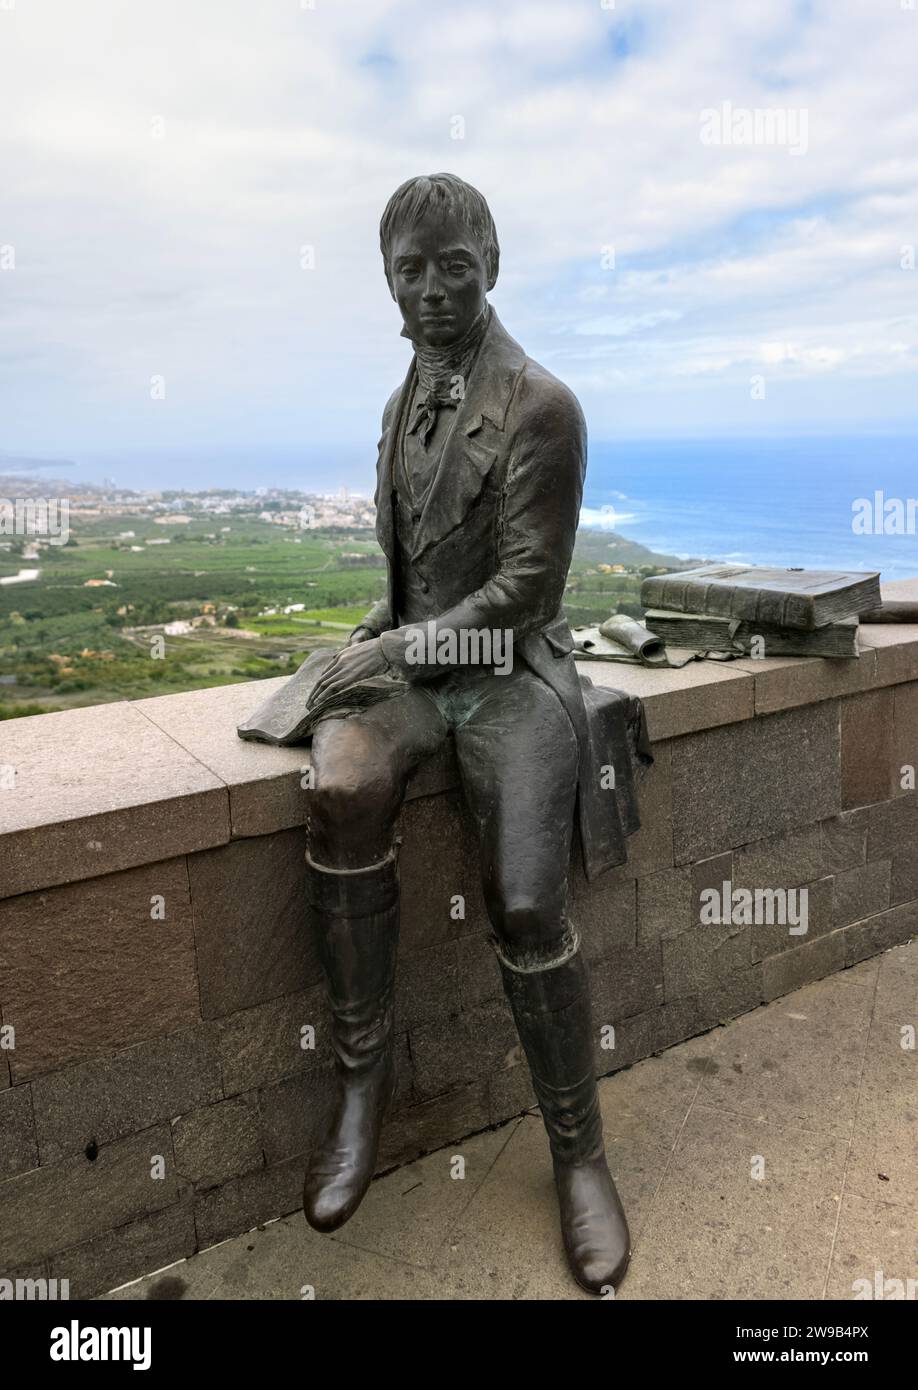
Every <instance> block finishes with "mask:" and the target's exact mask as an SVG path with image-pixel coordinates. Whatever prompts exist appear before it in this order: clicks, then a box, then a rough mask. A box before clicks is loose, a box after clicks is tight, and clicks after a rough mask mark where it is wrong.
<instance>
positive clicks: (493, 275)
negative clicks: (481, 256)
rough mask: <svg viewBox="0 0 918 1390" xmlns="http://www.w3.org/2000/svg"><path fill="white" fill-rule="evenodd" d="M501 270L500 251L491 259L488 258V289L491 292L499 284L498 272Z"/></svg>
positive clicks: (490, 257)
mask: <svg viewBox="0 0 918 1390" xmlns="http://www.w3.org/2000/svg"><path fill="white" fill-rule="evenodd" d="M499 269H500V252H499V251H495V252H494V254H493V255H492V256H489V258H488V266H487V270H488V289H489V290H493V288H494V286H495V285H496V284H497V272H498V270H499Z"/></svg>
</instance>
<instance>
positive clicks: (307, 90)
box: [0, 0, 918, 460]
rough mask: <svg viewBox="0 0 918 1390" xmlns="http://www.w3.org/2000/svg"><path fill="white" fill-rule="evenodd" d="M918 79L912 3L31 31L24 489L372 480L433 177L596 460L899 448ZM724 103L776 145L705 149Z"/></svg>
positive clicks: (18, 334)
mask: <svg viewBox="0 0 918 1390" xmlns="http://www.w3.org/2000/svg"><path fill="white" fill-rule="evenodd" d="M916 72H918V10H916V9H914V8H910V7H909V0H809V2H808V3H801V0H738V2H737V3H735V4H725V3H723V0H694V3H691V4H684V3H679V2H678V0H615V3H614V5H613V4H611V3H610V0H605V3H603V2H602V0H566V3H564V4H561V3H558V0H552V2H551V3H542V0H516V2H515V0H508V2H507V3H502V4H500V5H495V4H494V3H493V0H488V3H483V2H482V3H479V0H447V3H442V2H441V0H423V2H422V3H414V0H390V2H387V0H361V3H352V4H347V3H343V0H334V2H333V0H315V3H314V6H313V7H312V8H310V7H309V6H308V5H301V4H300V3H299V0H258V3H256V0H195V3H194V4H188V3H178V2H177V0H158V2H157V4H155V5H153V6H149V5H144V4H133V5H125V4H123V3H115V0H80V3H79V4H74V3H72V0H69V2H68V0H41V2H40V0H14V3H13V6H12V8H7V7H3V8H0V160H2V167H3V170H4V173H3V181H2V189H0V199H2V202H0V264H3V257H4V250H3V248H4V247H5V248H7V251H6V262H7V265H8V268H7V269H5V270H2V271H0V316H2V336H0V420H2V422H3V424H2V434H0V455H3V454H7V455H18V456H22V455H26V456H28V455H34V456H38V457H64V458H71V459H78V460H80V459H84V458H87V457H97V456H101V455H103V454H110V455H112V456H114V457H117V455H118V453H119V451H121V450H129V449H136V448H140V447H142V448H143V449H145V450H146V451H148V452H149V454H150V456H151V457H153V456H155V453H156V450H157V449H162V450H164V451H166V450H170V449H175V448H176V447H178V446H181V447H189V448H199V449H202V450H208V451H217V452H218V453H219V450H220V449H221V448H230V447H238V446H240V445H257V446H259V447H262V446H263V447H265V448H266V449H284V450H293V451H295V450H297V449H301V448H302V449H304V450H309V451H314V450H317V449H318V450H320V451H325V452H326V454H327V455H328V457H332V456H333V455H334V452H335V451H336V450H343V451H346V452H347V453H348V455H349V456H350V457H353V456H354V454H355V451H357V452H359V451H360V450H363V449H367V450H368V451H369V455H370V459H371V460H372V456H373V453H374V446H375V441H376V438H377V434H378V421H379V414H380V411H381V408H382V405H383V404H384V402H385V399H386V397H387V396H388V393H389V392H390V390H391V389H392V387H393V385H394V384H395V383H396V382H397V381H398V380H399V378H400V377H401V375H402V374H403V372H404V368H405V365H406V361H407V352H408V348H407V345H406V343H405V341H404V340H403V339H401V338H400V337H399V327H400V324H399V320H398V317H397V313H396V310H395V307H394V305H393V304H392V301H391V300H390V298H389V296H388V292H387V289H386V284H385V280H384V278H383V274H382V268H381V263H380V259H379V252H378V240H377V228H378V221H379V215H380V212H381V210H382V207H383V205H384V204H385V201H386V199H387V197H388V195H389V194H390V193H391V192H392V190H393V189H394V188H395V187H396V185H397V184H399V183H400V182H401V181H402V180H403V179H405V178H406V177H408V176H409V175H411V174H415V173H422V172H432V171H435V170H438V169H449V170H452V171H454V172H455V173H458V174H460V175H461V176H462V177H464V178H467V179H468V180H469V181H470V182H472V183H474V184H476V185H477V186H478V187H479V188H480V189H481V190H482V192H483V193H484V194H485V196H486V197H487V198H488V200H489V202H490V204H491V207H492V210H493V212H494V216H495V220H496V222H497V228H498V233H499V236H500V241H501V248H502V265H501V276H500V280H499V282H498V284H497V287H496V289H495V291H494V293H493V295H492V302H493V303H494V305H495V307H496V309H497V311H498V313H499V314H500V315H501V318H502V319H503V321H504V323H505V325H506V326H507V328H508V329H509V330H510V331H511V332H512V333H513V334H514V336H516V337H517V338H519V339H520V341H521V342H522V343H523V345H524V346H525V347H526V349H527V351H528V352H529V353H530V354H531V355H532V356H534V357H536V358H538V359H540V360H541V361H543V362H544V363H545V365H546V366H548V367H549V368H550V369H551V370H553V371H554V372H556V374H557V375H559V376H561V377H562V378H563V379H564V380H566V381H567V382H568V383H569V384H570V385H571V386H572V387H573V389H574V390H575V391H576V392H577V394H578V395H579V397H580V398H581V401H582V403H583V405H584V409H585V411H586V414H587V419H588V422H589V425H590V431H591V435H592V437H593V439H594V440H596V439H599V440H614V439H616V438H626V437H653V436H657V435H669V436H704V435H708V434H710V435H730V434H743V435H745V436H748V435H757V434H769V433H779V434H780V433H812V432H815V433H823V434H827V435H828V434H831V435H837V434H841V433H845V432H849V431H863V432H869V431H874V430H891V429H895V430H899V431H910V430H912V429H914V428H915V427H916V424H918V389H916V377H918V270H914V269H911V268H909V263H911V265H914V264H915V259H916V257H918V252H916V250H915V247H916V244H918V102H916V100H915V93H916V88H915V73H916ZM724 103H730V104H731V105H730V109H731V111H732V112H733V113H734V114H735V113H736V112H740V113H742V112H748V113H755V112H756V111H764V110H768V111H772V112H774V111H775V110H778V111H779V112H781V113H783V118H784V120H785V123H786V131H785V136H786V138H785V141H784V143H783V144H782V143H777V144H764V143H761V141H760V142H759V143H737V141H736V140H734V141H733V142H731V143H725V142H723V141H722V140H721V141H720V142H714V143H712V142H711V141H710V140H709V141H707V142H706V141H705V140H704V139H703V138H702V134H701V129H702V120H703V118H702V113H703V112H711V111H715V112H722V110H723V106H724ZM457 118H461V119H457ZM801 122H805V126H804V125H802V124H801ZM795 123H796V124H795ZM804 129H805V140H802V139H801V138H800V132H801V130H804ZM791 130H794V131H796V135H797V138H796V142H794V141H793V140H792V139H791V138H790V136H789V135H787V131H791ZM457 134H460V135H461V137H462V138H455V137H456V135H457ZM305 246H309V247H312V248H314V267H313V268H311V269H310V268H303V265H302V260H303V253H302V248H303V247H305ZM10 247H12V248H13V252H14V255H13V259H14V262H15V264H14V266H13V267H11V268H10V267H9V261H10V255H9V249H8V248H10ZM610 248H612V249H613V250H614V266H613V265H612V264H611V263H610V262H611V261H612V259H613V257H612V256H610V253H609V252H610ZM908 248H912V251H911V261H910V256H909V249H908ZM307 259H308V258H307ZM153 378H161V379H162V381H163V383H164V387H165V394H164V397H163V398H160V399H153V398H151V381H152V379H153ZM756 382H759V383H761V384H760V385H759V386H758V387H757V388H756V387H755V385H754V383H756ZM160 395H161V396H162V391H160Z"/></svg>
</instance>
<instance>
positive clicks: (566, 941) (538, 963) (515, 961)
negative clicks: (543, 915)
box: [491, 919, 580, 975]
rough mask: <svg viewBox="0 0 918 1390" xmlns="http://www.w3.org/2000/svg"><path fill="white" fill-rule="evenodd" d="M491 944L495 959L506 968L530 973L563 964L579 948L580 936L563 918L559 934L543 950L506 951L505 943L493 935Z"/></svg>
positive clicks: (551, 968) (516, 972)
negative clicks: (562, 927)
mask: <svg viewBox="0 0 918 1390" xmlns="http://www.w3.org/2000/svg"><path fill="white" fill-rule="evenodd" d="M491 945H492V946H493V947H494V954H495V955H496V956H497V959H498V960H499V961H500V963H501V965H502V966H504V967H505V968H506V969H507V970H512V971H513V972H514V973H515V974H518V975H532V974H536V973H538V972H540V971H542V970H554V969H555V967H556V966H558V965H564V964H565V963H566V962H567V961H569V960H570V959H571V958H572V957H573V956H575V955H576V954H577V952H578V951H579V950H580V937H579V935H578V933H577V932H576V931H575V929H574V927H573V926H572V924H571V923H570V922H569V921H567V920H566V919H565V922H564V930H563V932H562V934H561V936H560V937H558V938H557V939H556V940H554V941H552V942H550V943H549V945H548V946H547V947H546V948H544V949H543V950H535V951H533V950H530V951H513V950H509V951H508V947H507V945H506V943H504V942H502V941H501V940H500V939H499V938H498V937H497V936H493V935H492V937H491Z"/></svg>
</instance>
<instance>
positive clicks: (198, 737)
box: [0, 580, 918, 899]
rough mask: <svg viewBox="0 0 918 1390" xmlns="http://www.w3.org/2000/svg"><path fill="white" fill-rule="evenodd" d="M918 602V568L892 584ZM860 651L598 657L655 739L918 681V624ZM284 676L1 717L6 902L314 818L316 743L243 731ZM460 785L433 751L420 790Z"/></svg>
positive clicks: (881, 635)
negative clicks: (310, 781)
mask: <svg viewBox="0 0 918 1390" xmlns="http://www.w3.org/2000/svg"><path fill="white" fill-rule="evenodd" d="M883 593H884V596H886V597H888V598H913V599H915V600H916V601H918V580H906V581H900V582H897V583H894V584H890V585H884V586H883ZM860 646H861V657H860V659H859V660H858V661H844V662H841V661H826V660H822V659H819V658H809V657H787V658H773V659H767V660H763V661H752V660H745V659H743V660H739V661H732V662H717V661H696V662H690V663H689V664H688V665H687V666H684V667H681V668H680V669H677V670H674V669H668V668H667V669H663V670H656V669H648V668H645V667H638V666H628V665H624V664H622V665H618V664H611V663H602V662H597V661H589V662H582V663H578V666H579V669H580V670H581V672H582V673H583V674H585V675H588V676H589V677H590V678H591V680H592V681H593V682H594V684H596V685H601V686H605V687H612V688H616V689H619V690H623V691H626V692H627V693H629V694H634V695H638V696H640V697H641V699H642V700H643V701H644V705H645V709H646V712H647V721H648V727H649V731H650V736H651V738H652V739H653V740H654V741H655V742H659V741H661V740H663V739H670V738H678V737H680V736H682V735H685V734H691V733H696V732H699V731H701V730H704V729H709V728H715V727H717V726H719V725H724V724H733V723H736V722H738V721H740V720H745V719H752V718H755V717H756V716H759V715H765V714H771V713H775V712H777V711H779V710H783V709H790V708H794V707H796V706H800V705H806V704H812V703H816V702H818V701H821V700H827V699H831V698H833V697H834V696H838V695H847V694H853V693H857V692H861V691H864V690H870V689H874V688H876V687H879V686H885V685H894V684H898V683H900V682H903V681H911V680H918V625H906V624H903V625H895V626H893V625H889V626H880V625H877V626H873V627H866V626H865V627H862V628H861V630H860ZM285 679H286V677H284V676H281V677H277V678H275V679H273V680H269V681H259V682H246V683H244V684H241V685H226V686H216V687H211V688H209V689H206V690H196V691H191V692H189V693H187V694H180V695H164V696H157V697H154V698H152V699H144V700H137V701H132V702H124V701H121V702H117V703H113V704H109V705H95V706H91V707H89V708H83V709H74V710H66V711H63V712H61V713H57V714H41V715H34V716H31V717H28V718H25V719H16V720H7V721H3V722H0V767H3V766H12V767H13V768H14V769H15V784H14V786H13V787H5V786H4V782H3V780H0V899H2V898H5V897H12V896H14V895H15V894H19V893H27V892H33V891H37V890H40V889H42V888H47V887H51V886H53V885H56V884H62V883H70V882H74V881H78V880H80V879H88V878H95V877H97V876H99V875H100V874H105V873H112V872H116V871H118V870H120V869H125V868H131V867H134V866H136V865H138V864H145V863H153V862H156V861H157V860H160V859H167V858H170V857H172V856H174V855H177V854H186V853H194V852H196V851H198V850H202V849H208V848H213V847H214V846H216V845H220V844H225V843H227V841H229V840H230V839H233V838H240V837H246V836H252V835H265V834H271V833H273V832H274V831H278V830H283V829H287V828H290V827H292V826H298V825H302V824H304V822H305V819H306V808H307V803H308V794H309V793H308V785H307V784H306V779H305V776H304V774H305V772H306V770H307V768H308V766H309V750H308V748H271V747H267V746H265V745H263V744H257V743H247V742H243V740H241V739H240V738H238V736H237V734H236V725H237V724H239V723H240V722H241V721H242V719H243V718H244V717H245V716H246V715H247V714H249V713H250V712H251V711H252V709H253V708H254V707H255V706H256V705H257V704H259V703H260V702H261V701H262V700H263V699H265V697H266V695H267V694H269V693H270V691H271V690H272V689H276V688H277V687H278V686H279V685H280V684H281V683H282V682H283V681H284V680H285ZM456 783H457V775H456V768H455V765H454V762H453V759H452V756H451V754H450V753H449V752H448V751H445V752H444V754H443V755H442V756H440V757H437V758H434V759H432V760H431V761H430V762H429V763H428V764H426V765H425V767H424V768H423V769H422V770H421V772H420V773H419V774H418V775H417V777H415V778H414V780H413V782H412V784H411V787H410V789H409V797H419V796H427V795H432V794H434V793H437V792H441V791H444V790H446V789H447V788H449V787H451V786H455V785H456Z"/></svg>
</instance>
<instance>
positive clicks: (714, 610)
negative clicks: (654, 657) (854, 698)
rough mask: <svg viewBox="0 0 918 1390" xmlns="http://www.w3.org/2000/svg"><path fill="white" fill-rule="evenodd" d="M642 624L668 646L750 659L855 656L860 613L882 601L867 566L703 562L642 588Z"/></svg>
mask: <svg viewBox="0 0 918 1390" xmlns="http://www.w3.org/2000/svg"><path fill="white" fill-rule="evenodd" d="M641 603H642V605H643V606H644V608H645V609H646V612H645V615H644V622H645V624H646V626H647V627H648V628H649V629H650V631H651V632H655V633H656V635H657V636H658V637H662V639H663V641H664V642H665V643H666V645H667V646H668V647H669V646H671V647H692V648H694V649H695V650H696V651H714V652H732V653H735V654H737V655H739V654H741V653H742V654H749V655H751V656H828V657H846V658H851V657H856V656H857V655H858V647H857V628H858V616H859V615H864V614H867V613H870V612H871V611H874V610H876V609H879V608H880V606H881V599H880V576H879V574H878V573H873V572H869V573H868V572H867V571H864V570H853V571H852V570H834V571H827V570H805V569H769V568H766V567H765V566H761V565H703V566H702V567H701V568H700V569H694V570H684V571H682V572H681V573H679V574H656V575H652V576H651V577H650V578H648V579H645V580H644V583H643V584H642V585H641Z"/></svg>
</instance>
